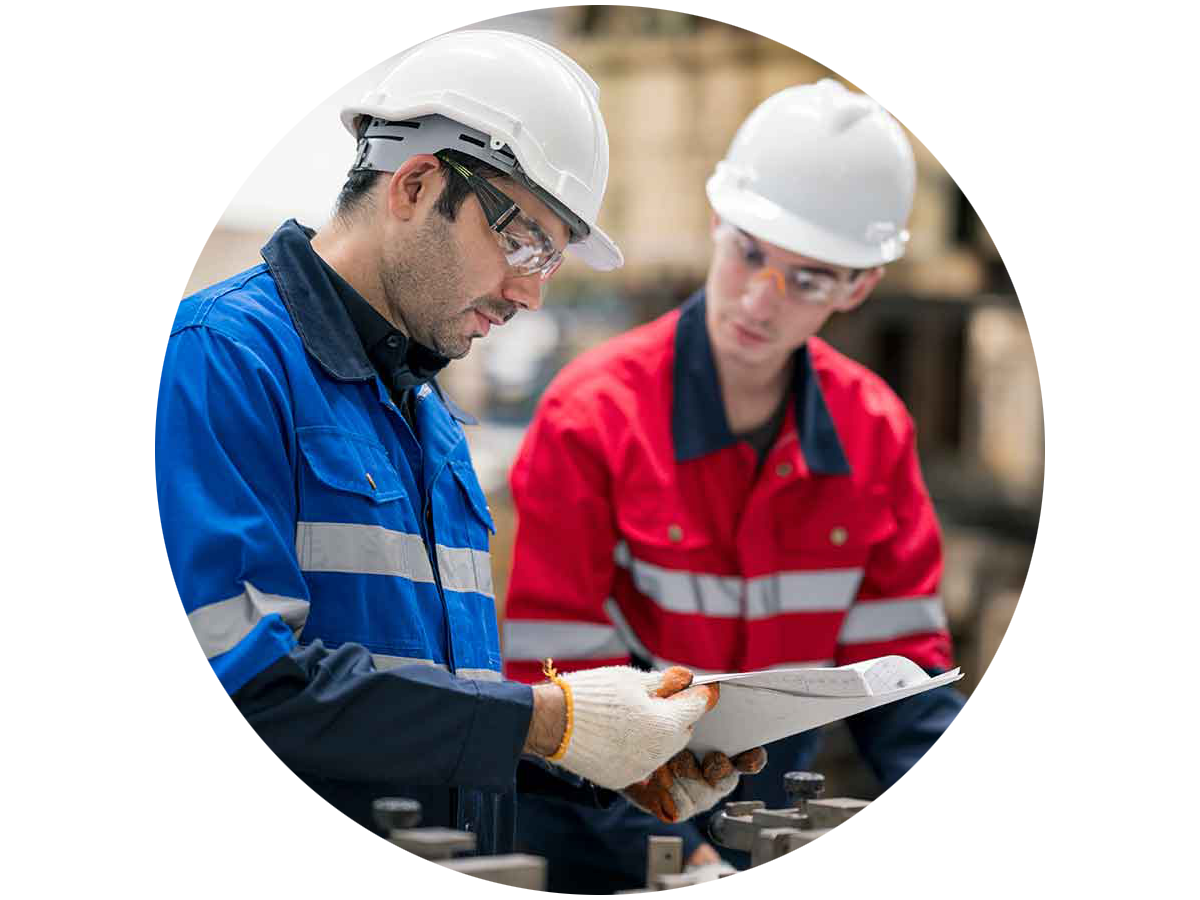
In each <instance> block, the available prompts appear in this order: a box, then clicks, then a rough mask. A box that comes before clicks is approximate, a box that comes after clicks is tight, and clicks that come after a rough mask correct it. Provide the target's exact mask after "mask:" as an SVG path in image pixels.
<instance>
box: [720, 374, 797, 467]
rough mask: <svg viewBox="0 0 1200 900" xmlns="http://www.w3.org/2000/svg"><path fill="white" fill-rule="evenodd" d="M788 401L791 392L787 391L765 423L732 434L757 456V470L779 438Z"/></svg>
mask: <svg viewBox="0 0 1200 900" xmlns="http://www.w3.org/2000/svg"><path fill="white" fill-rule="evenodd" d="M790 400H791V392H790V391H789V392H788V393H785V394H784V395H783V399H782V400H780V401H779V405H778V406H777V407H775V411H774V412H773V413H771V415H770V417H769V418H768V419H767V420H766V421H765V422H763V423H762V424H761V425H759V426H757V427H756V428H751V429H750V430H748V431H741V432H738V433H736V434H734V437H735V438H737V439H738V440H739V441H745V442H746V443H747V444H749V445H750V446H751V447H753V448H754V452H755V453H757V454H758V465H759V468H761V467H762V464H763V462H764V461H765V460H766V458H767V454H768V453H769V452H770V451H771V448H772V447H773V446H775V439H776V438H778V437H779V432H780V430H781V429H782V428H783V420H784V418H785V417H786V416H787V405H788V402H789V401H790Z"/></svg>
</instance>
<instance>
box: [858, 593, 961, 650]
mask: <svg viewBox="0 0 1200 900" xmlns="http://www.w3.org/2000/svg"><path fill="white" fill-rule="evenodd" d="M945 630H946V610H945V608H944V607H943V606H942V598H941V597H937V596H933V597H907V598H904V599H901V600H861V601H859V602H858V603H856V604H854V605H853V606H852V607H850V612H849V613H848V614H847V615H846V620H845V621H844V622H843V623H842V630H841V633H840V634H839V635H838V643H840V644H862V643H866V642H868V641H889V640H892V639H894V638H898V637H904V636H906V635H910V634H923V633H926V632H931V631H945Z"/></svg>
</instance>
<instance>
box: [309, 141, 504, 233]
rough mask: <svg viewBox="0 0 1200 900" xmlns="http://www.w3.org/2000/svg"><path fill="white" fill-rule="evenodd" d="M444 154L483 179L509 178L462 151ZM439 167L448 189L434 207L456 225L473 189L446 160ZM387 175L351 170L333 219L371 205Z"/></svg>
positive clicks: (344, 217) (365, 170)
mask: <svg viewBox="0 0 1200 900" xmlns="http://www.w3.org/2000/svg"><path fill="white" fill-rule="evenodd" d="M442 153H443V154H444V155H445V156H448V157H449V158H451V159H453V160H454V161H455V162H456V163H458V164H459V165H460V166H462V167H463V168H464V169H467V170H468V171H471V172H474V173H475V174H476V175H479V176H480V177H481V178H487V179H488V180H492V179H495V178H505V177H507V176H506V175H505V174H504V172H502V171H501V170H499V169H497V168H496V167H495V166H490V165H488V164H487V163H485V162H483V161H482V160H478V159H476V158H475V157H473V156H470V155H468V154H466V153H462V152H461V151H458V150H444V151H442ZM438 165H439V167H440V168H441V171H442V174H443V175H445V176H446V186H445V187H444V188H443V189H442V193H441V194H440V195H439V196H438V198H437V201H436V203H435V204H434V207H433V208H434V209H436V210H437V211H438V213H439V214H440V215H441V216H442V217H443V218H445V219H446V220H447V221H449V222H453V221H454V220H455V218H457V216H458V211H459V210H460V209H462V205H463V202H464V201H465V200H466V199H467V197H468V196H470V193H471V188H470V186H469V185H468V184H467V181H466V179H465V178H461V177H458V176H457V175H456V173H455V172H454V169H452V168H451V167H450V165H449V163H447V162H446V161H445V160H444V159H440V158H439V159H438ZM386 174H387V173H386V172H377V171H375V170H374V169H351V170H350V172H349V173H348V174H347V176H346V183H345V184H343V185H342V190H341V192H340V193H339V194H338V198H337V201H336V203H335V204H334V207H333V214H334V216H336V217H337V218H340V219H348V218H350V217H351V216H352V215H354V213H355V212H357V211H358V210H359V209H361V208H362V207H363V206H367V205H370V203H371V200H370V193H371V191H372V190H373V189H374V188H375V186H376V185H377V184H378V183H379V180H380V178H382V177H383V176H384V175H386Z"/></svg>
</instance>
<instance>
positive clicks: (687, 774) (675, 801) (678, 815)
mask: <svg viewBox="0 0 1200 900" xmlns="http://www.w3.org/2000/svg"><path fill="white" fill-rule="evenodd" d="M678 673H684V674H686V676H687V679H686V681H684V680H683V678H682V676H681V675H679V674H678ZM667 676H670V677H667ZM691 681H692V679H691V673H690V672H688V671H687V670H686V669H682V668H679V667H673V668H671V669H668V670H667V672H666V673H665V674H664V678H663V684H662V687H661V688H660V691H659V696H662V697H667V696H670V694H671V692H672V691H677V690H681V689H682V688H685V687H687V686H688V685H689V684H691ZM713 687H716V685H713ZM766 764H767V751H766V750H764V749H763V748H762V747H755V748H754V749H753V750H747V751H745V752H744V753H739V754H738V755H737V756H735V757H734V758H733V759H730V758H729V757H728V756H726V755H725V754H724V753H719V752H717V751H713V752H712V753H709V754H708V755H707V756H706V757H704V762H703V764H701V763H700V762H699V761H698V760H697V759H696V757H695V755H693V754H692V752H691V751H690V750H681V751H680V752H679V753H678V754H676V755H675V756H673V757H672V758H671V760H670V761H669V762H668V763H667V764H666V765H665V766H662V767H660V768H658V769H656V770H655V771H654V772H653V773H652V774H651V775H650V777H649V778H647V779H646V780H645V781H641V782H638V783H636V784H630V785H629V786H627V787H626V788H625V790H624V791H622V793H623V794H624V795H625V797H626V798H627V799H628V800H629V801H630V802H631V803H633V805H634V806H636V807H638V808H639V809H641V810H643V811H645V812H648V813H650V814H651V815H652V816H655V817H656V818H658V819H659V820H660V821H662V822H683V821H685V820H687V819H690V818H691V817H692V816H694V815H696V814H697V813H701V812H704V811H705V810H706V809H711V808H712V807H713V806H715V805H716V804H717V802H718V801H719V800H720V799H721V798H723V797H725V796H727V795H729V794H730V793H732V791H733V789H734V788H735V787H737V783H738V779H739V778H740V777H741V776H742V775H743V774H745V775H757V774H758V773H759V772H761V771H762V769H763V766H765V765H766ZM697 849H698V850H699V849H701V848H697ZM710 849H711V848H710Z"/></svg>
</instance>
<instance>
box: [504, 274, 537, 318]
mask: <svg viewBox="0 0 1200 900" xmlns="http://www.w3.org/2000/svg"><path fill="white" fill-rule="evenodd" d="M544 289H545V282H543V281H542V276H541V275H540V274H539V273H537V272H534V273H533V274H532V275H518V274H516V273H515V272H510V273H509V274H508V275H507V276H506V277H505V279H504V285H503V287H502V288H501V291H500V296H501V297H503V298H504V299H505V300H508V301H509V302H510V303H515V304H517V305H518V306H520V307H521V308H522V309H527V310H529V311H530V312H536V311H537V310H539V309H541V308H542V294H543V291H544Z"/></svg>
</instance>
